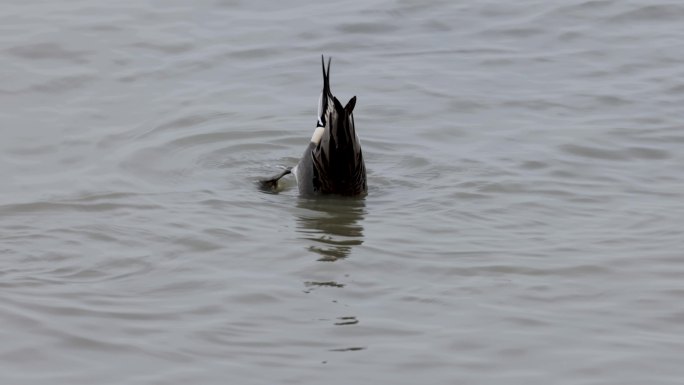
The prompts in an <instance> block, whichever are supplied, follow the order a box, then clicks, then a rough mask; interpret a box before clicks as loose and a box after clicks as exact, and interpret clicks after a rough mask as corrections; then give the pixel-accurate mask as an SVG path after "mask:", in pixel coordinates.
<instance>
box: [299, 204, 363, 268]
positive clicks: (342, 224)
mask: <svg viewBox="0 0 684 385" xmlns="http://www.w3.org/2000/svg"><path fill="white" fill-rule="evenodd" d="M297 208H298V209H299V211H300V212H299V214H298V218H297V230H298V231H299V232H300V233H301V234H302V235H303V239H307V240H310V241H311V242H312V244H311V245H310V246H309V247H308V250H309V251H312V252H314V253H316V254H319V258H318V260H319V261H324V262H334V261H337V260H338V259H342V258H346V257H347V256H348V255H349V253H350V252H351V250H352V248H353V247H354V246H358V245H360V244H362V243H363V226H362V225H361V223H360V222H361V221H362V220H363V217H364V215H365V213H366V205H365V201H364V200H363V198H350V197H332V196H329V197H328V196H327V197H318V198H316V199H307V198H300V199H299V201H298V202H297Z"/></svg>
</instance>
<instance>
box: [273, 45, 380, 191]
mask: <svg viewBox="0 0 684 385" xmlns="http://www.w3.org/2000/svg"><path fill="white" fill-rule="evenodd" d="M331 60H332V59H331V58H328V66H327V69H326V66H325V57H324V56H323V55H321V67H322V71H323V89H322V91H321V95H320V97H319V98H318V113H317V121H316V127H315V129H314V132H313V135H312V136H311V140H310V141H309V144H308V145H307V147H306V149H305V150H304V154H303V155H302V157H301V158H300V159H299V162H298V163H297V165H296V166H294V167H293V168H288V169H285V170H284V171H283V172H281V173H280V174H278V175H275V176H274V177H272V178H269V179H265V180H261V181H260V182H261V185H262V187H263V188H265V189H270V190H277V189H278V181H279V180H280V179H281V178H282V177H284V176H285V175H288V174H293V175H294V176H295V179H296V181H297V188H298V190H299V195H300V196H317V195H342V196H364V195H366V194H367V193H368V184H367V181H366V165H365V162H364V159H363V151H362V150H361V141H360V140H359V136H358V135H357V133H356V126H355V125H354V113H353V112H354V107H355V106H356V96H353V97H352V98H351V99H349V101H348V102H347V103H346V104H345V105H344V106H343V105H342V103H341V102H340V101H339V100H338V99H337V97H335V96H334V95H333V93H332V91H331V89H330V63H331Z"/></svg>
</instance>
